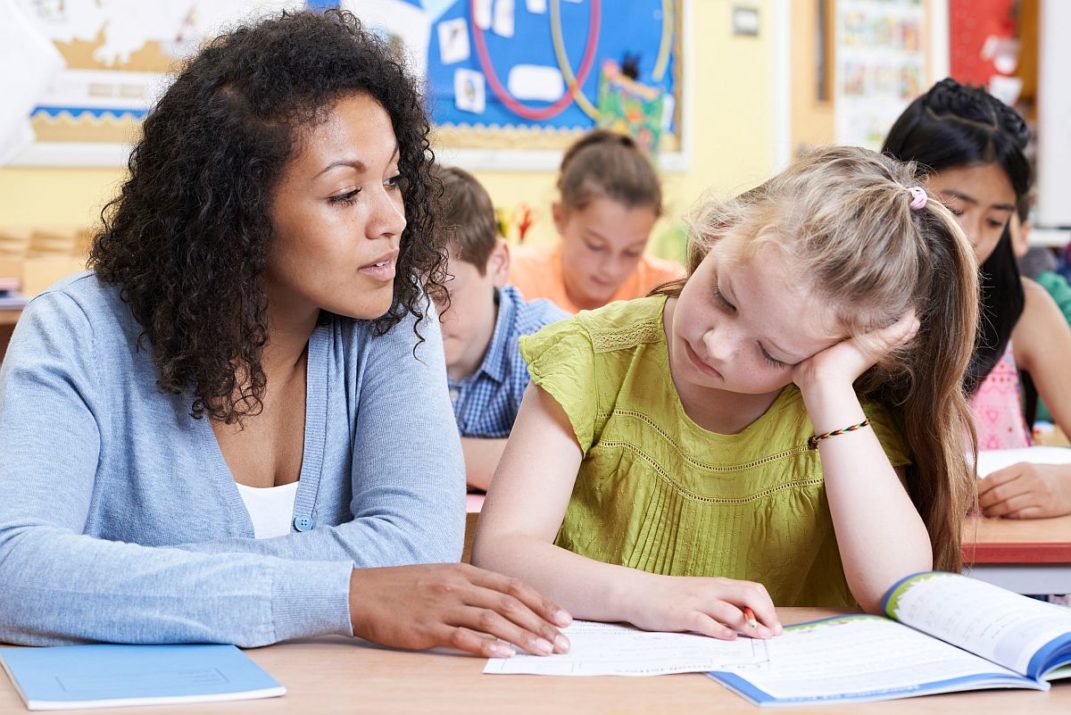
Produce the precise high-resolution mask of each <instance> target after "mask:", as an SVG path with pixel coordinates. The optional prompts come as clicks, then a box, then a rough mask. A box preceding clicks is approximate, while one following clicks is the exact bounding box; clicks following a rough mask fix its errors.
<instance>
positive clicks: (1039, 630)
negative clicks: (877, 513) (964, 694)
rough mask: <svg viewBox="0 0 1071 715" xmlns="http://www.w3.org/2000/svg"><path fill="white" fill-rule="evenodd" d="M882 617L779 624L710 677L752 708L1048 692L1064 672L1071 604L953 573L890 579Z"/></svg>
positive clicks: (1068, 669)
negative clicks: (763, 653)
mask: <svg viewBox="0 0 1071 715" xmlns="http://www.w3.org/2000/svg"><path fill="white" fill-rule="evenodd" d="M883 606H884V611H885V613H886V614H887V615H888V618H883V617H881V616H866V615H847V616H837V617H833V618H827V619H823V620H819V621H813V622H811V623H802V624H798V625H795V626H788V627H786V628H785V632H784V634H783V635H781V636H779V637H777V638H774V639H771V640H770V641H768V642H767V647H768V653H769V658H768V660H767V661H765V662H761V663H756V664H751V665H730V666H728V667H725V668H720V669H718V671H717V672H711V673H709V675H710V676H711V677H712V678H714V679H715V680H717V681H718V682H720V683H722V684H723V685H725V686H726V687H728V688H729V689H731V690H733V691H735V692H737V693H738V694H740V695H742V696H743V697H745V698H747V699H748V700H750V701H751V702H753V703H755V704H757V705H769V706H777V705H802V704H807V703H817V702H838V701H866V700H888V699H891V698H905V697H913V696H917V695H930V694H934V693H947V692H956V691H961V690H979V689H984V688H1032V689H1035V690H1048V688H1049V683H1048V681H1049V680H1055V679H1057V678H1071V666H1069V664H1071V609H1069V608H1067V607H1065V606H1056V605H1052V604H1049V603H1044V602H1042V601H1036V600H1034V599H1030V598H1027V597H1026V596H1020V595H1018V594H1015V593H1012V592H1011V591H1006V590H1004V589H1002V588H1000V587H998V586H993V585H991V584H988V583H985V582H983V581H976V580H974V579H971V578H967V577H966V576H960V575H958V574H950V573H939V572H930V573H923V574H918V575H915V576H910V577H908V578H905V579H903V580H902V581H900V582H899V583H897V584H896V585H895V586H893V587H892V588H891V589H890V590H889V593H888V594H886V596H885V600H884V603H883Z"/></svg>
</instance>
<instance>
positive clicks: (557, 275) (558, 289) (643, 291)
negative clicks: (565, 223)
mask: <svg viewBox="0 0 1071 715" xmlns="http://www.w3.org/2000/svg"><path fill="white" fill-rule="evenodd" d="M682 276H684V269H683V268H681V265H680V264H679V263H677V262H676V261H670V260H666V259H665V258H657V257H655V256H650V255H648V254H646V253H645V254H643V256H642V257H641V258H640V262H639V263H638V264H637V265H636V270H634V271H633V272H632V275H630V276H629V277H628V278H626V279H625V282H624V283H622V284H621V287H620V288H618V289H617V292H616V293H614V295H613V297H612V298H611V299H610V301H609V302H611V303H612V302H613V301H615V300H632V299H633V298H642V297H644V296H645V295H647V294H648V293H650V292H651V290H652V289H654V288H656V287H657V286H660V285H662V284H663V283H665V282H667V281H672V280H675V279H677V278H681V277H682ZM509 282H510V283H511V284H513V285H515V286H517V288H518V289H519V290H520V291H521V294H522V295H523V296H524V298H525V300H534V299H536V298H546V299H547V300H550V301H551V302H553V303H556V304H557V305H558V307H560V308H562V309H563V310H567V311H569V312H570V313H578V312H580V308H578V307H577V306H576V305H575V304H574V303H573V301H571V300H569V296H568V294H567V293H566V292H565V281H564V279H563V278H562V244H561V241H557V242H555V243H554V244H552V245H547V246H525V247H523V248H518V249H515V250H514V251H513V252H512V253H511V255H510V265H509Z"/></svg>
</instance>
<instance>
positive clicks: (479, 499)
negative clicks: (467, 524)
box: [465, 494, 487, 514]
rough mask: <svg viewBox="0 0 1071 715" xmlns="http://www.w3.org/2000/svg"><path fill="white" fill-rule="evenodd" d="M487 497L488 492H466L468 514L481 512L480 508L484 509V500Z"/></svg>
mask: <svg viewBox="0 0 1071 715" xmlns="http://www.w3.org/2000/svg"><path fill="white" fill-rule="evenodd" d="M486 498H487V495H486V494H466V495H465V513H466V514H479V513H480V509H483V500H484V499H486Z"/></svg>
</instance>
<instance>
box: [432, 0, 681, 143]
mask: <svg viewBox="0 0 1071 715" xmlns="http://www.w3.org/2000/svg"><path fill="white" fill-rule="evenodd" d="M413 1H414V2H415V1H416V0H413ZM424 4H425V5H430V4H431V3H427V2H425V3H424ZM683 4H684V0H493V1H491V0H460V1H459V2H453V3H448V2H447V3H440V5H445V6H446V8H445V9H444V11H443V12H442V14H441V15H440V16H439V17H437V18H435V19H434V21H433V23H434V30H433V31H432V32H431V38H430V44H429V52H428V67H427V77H428V83H429V99H430V106H431V111H432V116H433V118H434V122H435V124H436V127H437V133H438V136H439V138H440V142H441V144H442V145H444V146H448V147H457V148H470V149H498V148H504V147H516V146H518V145H523V146H526V147H529V148H539V147H546V148H559V149H560V148H561V147H564V146H566V145H568V144H569V143H570V142H571V141H573V139H575V137H576V136H577V135H578V134H580V133H582V132H585V131H587V130H589V129H591V128H593V127H596V126H615V125H616V127H617V128H618V129H619V130H630V131H629V133H631V134H633V135H634V136H637V138H638V139H639V141H640V143H641V144H646V145H651V144H652V143H654V144H655V145H656V146H655V153H669V154H672V153H679V152H680V151H681V145H682V141H681V133H682V126H681V125H682V118H681V117H682V112H681V111H680V110H681V102H680V99H679V98H680V95H681V88H682V86H683V82H682V73H683V67H682V64H683V59H682V51H681V31H680V27H681V22H682V18H683V12H684V8H683ZM625 68H628V72H627V75H623V74H622V71H623V70H625ZM618 80H620V82H621V83H618V82H617V81H618ZM630 80H631V81H630ZM629 103H631V106H625V107H622V104H625V105H628V104H629ZM630 120H631V122H630ZM637 120H638V121H637ZM644 120H646V121H644ZM629 123H630V124H631V126H629V127H628V128H626V126H625V125H626V124H629Z"/></svg>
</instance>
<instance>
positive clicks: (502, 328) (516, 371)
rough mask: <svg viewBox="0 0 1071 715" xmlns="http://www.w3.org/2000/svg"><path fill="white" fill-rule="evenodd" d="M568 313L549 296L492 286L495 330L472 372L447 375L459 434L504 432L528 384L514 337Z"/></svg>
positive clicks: (492, 435) (495, 434)
mask: <svg viewBox="0 0 1071 715" xmlns="http://www.w3.org/2000/svg"><path fill="white" fill-rule="evenodd" d="M567 317H569V314H568V313H566V312H565V311H564V310H562V309H560V308H559V307H558V306H556V305H554V304H553V303H551V302H550V301H549V300H533V301H530V302H525V300H524V296H522V295H521V292H520V291H519V290H517V289H516V288H514V287H513V286H505V287H504V288H500V289H499V291H498V318H497V319H496V320H495V332H494V334H492V335H491V342H490V343H489V344H488V346H487V352H486V353H485V354H484V356H483V362H482V363H480V367H479V368H478V369H477V370H476V372H474V373H472V374H471V375H469V376H468V377H465V378H462V379H461V380H457V381H454V380H450V379H449V378H448V379H447V384H448V385H449V387H450V401H451V402H453V404H454V419H456V420H457V428H458V430H459V431H460V432H461V436H462V437H485V438H495V437H508V436H509V431H510V429H512V428H513V420H515V419H516V418H517V410H518V409H519V408H520V406H521V396H522V395H523V394H524V388H525V387H527V386H528V365H527V364H526V363H525V362H524V358H522V357H521V351H520V349H519V347H518V342H519V340H520V337H521V336H522V335H530V334H532V333H534V332H536V331H537V330H539V329H540V328H542V327H543V326H544V325H548V324H550V323H553V322H555V321H557V320H561V319H562V318H567Z"/></svg>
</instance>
